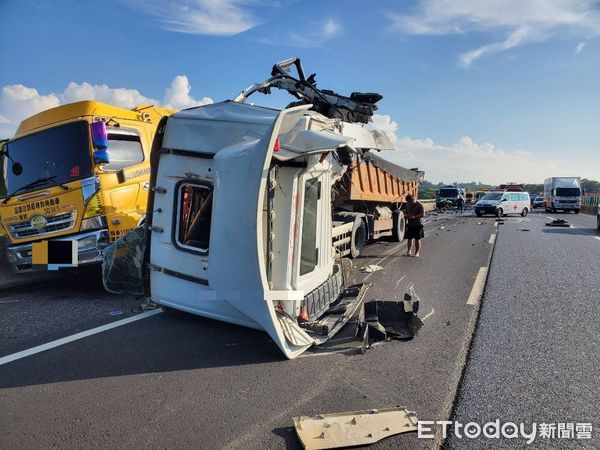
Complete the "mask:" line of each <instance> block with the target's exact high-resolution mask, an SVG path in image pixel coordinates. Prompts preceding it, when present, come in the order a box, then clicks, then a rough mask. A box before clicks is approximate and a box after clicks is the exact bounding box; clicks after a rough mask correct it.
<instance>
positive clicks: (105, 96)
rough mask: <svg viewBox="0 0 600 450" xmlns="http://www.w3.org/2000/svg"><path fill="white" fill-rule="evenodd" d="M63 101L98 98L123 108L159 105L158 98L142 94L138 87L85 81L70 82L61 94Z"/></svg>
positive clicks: (70, 101) (100, 100)
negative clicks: (120, 86)
mask: <svg viewBox="0 0 600 450" xmlns="http://www.w3.org/2000/svg"><path fill="white" fill-rule="evenodd" d="M61 99H62V102H63V103H72V102H78V101H80V100H97V101H99V102H104V103H108V104H111V105H117V106H121V107H122V108H133V107H134V106H136V105H139V104H141V103H146V104H150V105H157V104H158V103H159V101H158V100H154V99H152V98H148V97H145V96H143V95H142V94H140V92H139V91H138V90H137V89H126V88H110V87H108V86H107V85H106V84H100V85H91V84H90V83H87V82H85V81H84V82H83V83H81V84H77V83H74V82H72V81H71V82H70V83H69V84H68V86H67V87H66V89H65V90H64V92H63V94H62V95H61Z"/></svg>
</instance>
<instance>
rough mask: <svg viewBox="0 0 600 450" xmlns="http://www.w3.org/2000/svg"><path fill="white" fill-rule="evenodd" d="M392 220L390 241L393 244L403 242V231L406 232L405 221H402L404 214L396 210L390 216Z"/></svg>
mask: <svg viewBox="0 0 600 450" xmlns="http://www.w3.org/2000/svg"><path fill="white" fill-rule="evenodd" d="M392 218H393V219H394V221H393V223H394V228H392V240H393V241H394V242H402V241H403V240H404V231H405V230H406V221H405V220H404V213H403V212H402V211H401V210H399V209H397V210H396V211H394V213H393V214H392Z"/></svg>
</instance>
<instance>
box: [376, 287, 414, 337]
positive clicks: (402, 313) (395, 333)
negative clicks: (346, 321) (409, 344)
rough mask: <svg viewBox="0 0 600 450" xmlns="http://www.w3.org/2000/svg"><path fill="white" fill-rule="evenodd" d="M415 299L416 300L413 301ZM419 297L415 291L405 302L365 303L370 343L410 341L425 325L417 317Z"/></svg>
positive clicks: (405, 298) (406, 296) (383, 301)
mask: <svg viewBox="0 0 600 450" xmlns="http://www.w3.org/2000/svg"><path fill="white" fill-rule="evenodd" d="M413 297H415V299H414V300H413ZM418 311H419V297H418V296H417V295H416V294H415V293H414V289H412V287H411V290H410V294H409V293H405V294H404V300H373V301H370V302H366V303H365V322H366V324H367V327H368V339H369V341H370V342H375V341H388V340H390V339H398V340H410V339H412V338H414V337H415V336H416V335H417V332H418V331H419V329H420V328H421V326H422V325H423V322H422V321H421V319H420V318H419V317H418V316H417V312H418Z"/></svg>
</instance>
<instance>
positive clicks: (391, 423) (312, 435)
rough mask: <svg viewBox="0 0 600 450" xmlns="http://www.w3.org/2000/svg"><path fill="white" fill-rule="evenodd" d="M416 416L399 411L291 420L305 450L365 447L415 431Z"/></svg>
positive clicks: (367, 411)
mask: <svg viewBox="0 0 600 450" xmlns="http://www.w3.org/2000/svg"><path fill="white" fill-rule="evenodd" d="M417 425H418V419H417V415H416V414H415V413H414V412H412V411H408V410H407V409H406V408H403V407H393V408H378V409H370V410H363V411H349V412H342V413H334V414H320V415H317V416H300V417H294V427H295V428H296V433H297V435H298V438H299V439H300V442H302V445H303V446H304V448H305V449H307V450H318V449H328V448H342V447H353V446H358V445H369V444H373V443H375V442H378V441H380V440H381V439H384V438H386V437H389V436H393V435H395V434H400V433H406V432H410V431H416V430H417Z"/></svg>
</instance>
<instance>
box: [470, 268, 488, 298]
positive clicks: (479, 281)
mask: <svg viewBox="0 0 600 450" xmlns="http://www.w3.org/2000/svg"><path fill="white" fill-rule="evenodd" d="M487 273H488V268H487V267H480V268H479V272H477V276H476V277H475V282H474V283H473V287H472V288H471V293H470V294H469V299H468V300H467V305H477V304H478V303H479V300H480V299H481V296H482V295H483V288H484V287H485V281H486V279H487Z"/></svg>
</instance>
